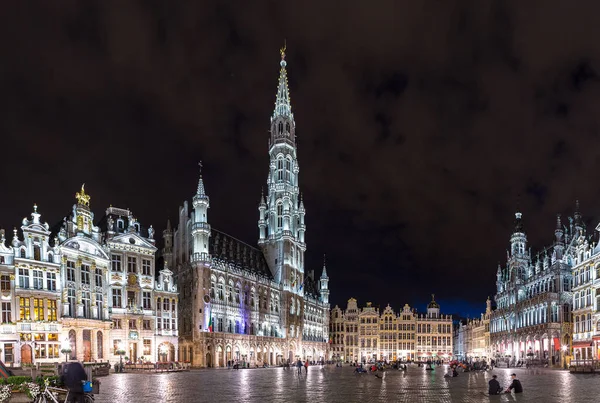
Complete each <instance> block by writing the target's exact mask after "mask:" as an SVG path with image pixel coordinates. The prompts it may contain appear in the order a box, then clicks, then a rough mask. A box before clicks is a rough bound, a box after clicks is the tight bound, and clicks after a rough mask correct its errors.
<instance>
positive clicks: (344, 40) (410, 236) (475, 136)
mask: <svg viewBox="0 0 600 403" xmlns="http://www.w3.org/2000/svg"><path fill="white" fill-rule="evenodd" d="M597 8H598V5H597V4H596V3H593V2H588V3H587V6H586V7H582V6H581V4H577V5H575V4H573V5H565V3H564V2H559V1H550V2H548V1H541V0H539V1H530V2H518V1H512V2H505V1H475V0H473V1H458V2H439V1H437V2H408V1H406V2H398V1H392V0H383V1H378V2H376V3H373V2H359V1H350V2H346V3H344V4H343V5H340V3H339V2H323V1H308V2H307V1H303V2H271V1H265V2H223V1H217V2H163V1H148V2H122V1H102V2H100V1H96V2H94V1H90V2H85V3H79V2H66V3H65V2H62V3H61V4H60V5H58V4H55V3H52V2H40V3H39V4H35V5H34V4H33V3H28V2H15V3H8V4H6V5H5V7H4V10H3V11H4V15H5V16H6V18H5V21H4V23H3V26H2V27H1V28H0V34H1V35H0V49H2V51H3V52H2V54H3V61H2V63H0V98H1V101H2V104H1V108H0V110H1V113H0V133H2V140H3V151H4V153H3V157H4V158H3V171H4V175H3V178H4V180H3V189H4V192H3V195H4V197H3V200H2V207H3V208H2V209H1V210H0V222H1V223H2V226H4V227H11V226H13V225H17V224H18V223H19V219H20V217H22V216H23V215H25V214H28V213H29V210H30V209H31V208H30V205H31V204H33V202H37V203H38V204H39V205H40V211H41V212H42V213H43V214H44V218H45V219H47V220H50V221H57V220H59V219H60V218H61V216H62V215H64V214H65V212H67V211H68V209H69V207H70V205H71V204H72V202H73V194H74V192H75V191H76V190H77V189H78V188H79V186H80V184H81V183H82V182H86V184H87V185H86V189H89V192H90V193H91V195H92V206H93V208H94V210H95V211H96V214H97V215H102V209H104V208H105V207H106V206H108V205H109V204H113V205H119V206H123V207H129V208H131V209H133V210H134V212H135V213H136V214H137V215H138V216H139V217H140V219H141V220H142V222H146V223H148V224H150V223H151V224H153V225H154V227H156V228H160V227H161V226H163V225H164V223H165V222H166V219H167V217H173V216H174V215H175V212H176V210H177V206H178V205H179V204H181V202H182V201H183V200H185V199H190V198H191V195H192V193H193V191H194V187H195V182H196V175H197V166H196V163H197V161H198V160H199V159H202V160H203V161H204V166H205V170H204V172H205V177H206V186H207V190H208V192H209V193H210V196H211V202H212V205H211V207H212V208H211V210H210V217H209V218H210V220H211V223H212V224H213V226H215V227H216V228H220V229H222V230H224V231H226V232H230V233H232V234H234V235H236V236H237V237H239V238H242V239H244V240H246V241H248V242H253V240H255V239H256V235H257V228H256V220H257V206H256V203H257V202H258V198H259V196H260V188H261V187H264V184H265V181H266V173H267V164H268V156H267V139H268V135H267V130H268V129H269V116H270V114H271V111H272V106H273V101H274V94H275V88H276V80H277V74H278V70H279V65H278V56H279V55H278V49H279V47H281V46H282V43H283V41H284V39H286V40H287V45H288V52H287V53H288V58H287V59H288V67H289V70H288V71H289V80H290V87H291V96H292V103H293V109H294V113H295V116H296V123H297V134H298V144H299V158H300V167H301V171H300V181H301V189H302V191H303V192H304V197H305V204H306V207H307V225H308V231H307V242H308V262H309V264H310V267H314V268H320V266H321V259H322V254H323V253H327V254H328V262H329V269H328V272H329V273H330V276H331V286H332V288H333V291H332V298H333V301H334V302H335V303H340V304H341V303H344V302H345V300H346V299H347V298H349V297H350V296H355V297H358V298H359V299H360V300H361V301H365V300H366V299H370V300H373V301H374V302H377V301H379V302H378V303H381V304H384V303H386V302H388V300H389V302H391V303H392V304H393V305H394V306H399V305H401V304H403V303H404V302H412V301H425V300H426V299H427V298H428V296H429V294H430V292H435V293H436V294H437V295H439V297H440V298H442V299H445V300H446V301H448V303H449V304H451V303H452V302H451V301H452V300H453V299H459V298H463V299H467V300H468V301H471V302H474V303H477V304H478V305H476V306H477V308H476V309H483V302H484V301H485V298H486V297H487V295H488V294H490V293H491V292H493V286H494V274H495V268H496V263H497V261H498V260H503V259H504V256H505V252H504V250H505V249H506V247H507V242H508V238H509V235H510V231H511V225H512V213H513V212H514V210H515V208H516V204H517V195H519V194H521V195H522V198H521V210H522V211H523V213H524V218H525V221H526V223H527V229H528V236H529V239H530V241H531V242H532V244H533V246H534V249H536V248H540V247H542V245H545V244H548V243H550V242H551V237H552V229H553V226H554V218H553V217H554V215H555V214H556V213H557V212H560V213H569V212H570V209H571V207H572V206H573V204H574V200H575V198H579V199H580V200H581V201H582V207H583V209H584V214H585V215H586V217H588V220H589V223H590V225H592V226H593V225H595V219H596V218H595V217H596V216H598V207H596V206H594V200H596V199H597V198H598V193H599V192H600V191H599V190H598V189H596V187H594V186H592V184H593V183H594V179H595V174H596V172H598V169H599V168H600V166H599V165H600V157H598V156H597V153H596V152H595V149H596V146H597V142H598V133H599V132H598V129H599V125H598V124H599V122H598V116H600V113H599V112H600V110H599V108H600V103H599V102H598V97H599V95H600V86H599V81H598V72H599V71H600V70H599V69H600V46H599V45H598V43H597V40H596V38H598V37H599V36H600V27H599V26H598V24H597V23H596V22H597V21H596V18H595V16H596V15H597V11H598V10H597ZM369 276H371V277H369ZM464 290H468V292H465V291H464ZM455 305H456V306H459V305H460V304H458V303H456V304H455Z"/></svg>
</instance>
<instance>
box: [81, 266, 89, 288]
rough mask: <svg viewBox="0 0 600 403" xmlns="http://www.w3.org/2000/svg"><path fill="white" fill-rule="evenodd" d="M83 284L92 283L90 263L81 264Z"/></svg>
mask: <svg viewBox="0 0 600 403" xmlns="http://www.w3.org/2000/svg"><path fill="white" fill-rule="evenodd" d="M81 284H85V285H90V265H89V264H82V265H81Z"/></svg>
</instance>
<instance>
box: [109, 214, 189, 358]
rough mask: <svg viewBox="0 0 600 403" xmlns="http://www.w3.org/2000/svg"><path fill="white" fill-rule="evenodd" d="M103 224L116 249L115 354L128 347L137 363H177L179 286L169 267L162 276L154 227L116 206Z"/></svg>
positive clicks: (112, 255) (111, 275)
mask: <svg viewBox="0 0 600 403" xmlns="http://www.w3.org/2000/svg"><path fill="white" fill-rule="evenodd" d="M102 224H103V227H104V228H105V245H106V249H107V250H108V252H109V253H110V273H109V288H110V296H109V298H110V306H111V320H112V330H111V347H112V349H111V353H112V356H113V357H114V356H115V355H117V354H116V353H117V352H118V351H119V350H122V351H125V353H126V355H127V357H128V358H129V359H130V360H131V361H132V362H138V361H140V360H141V361H150V362H156V361H177V358H178V357H177V348H176V347H177V344H178V343H177V342H178V330H177V328H178V323H177V322H178V321H177V304H178V297H177V286H176V285H175V284H174V278H173V273H172V272H171V271H170V270H169V268H168V267H164V268H163V269H162V270H160V272H159V275H158V279H157V277H156V252H157V248H156V246H155V240H154V228H153V227H152V226H150V227H149V228H147V229H146V228H143V227H141V225H140V223H139V222H138V221H137V220H136V219H135V217H134V216H133V214H132V212H131V211H129V210H126V209H120V208H116V207H112V206H111V207H109V208H108V209H107V210H106V215H105V217H104V218H103V219H102ZM165 266H166V265H165ZM113 359H116V358H113Z"/></svg>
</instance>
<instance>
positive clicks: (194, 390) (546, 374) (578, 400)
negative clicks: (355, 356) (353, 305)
mask: <svg viewBox="0 0 600 403" xmlns="http://www.w3.org/2000/svg"><path fill="white" fill-rule="evenodd" d="M445 371H446V367H444V366H442V367H438V368H437V369H436V370H435V371H425V369H424V368H422V367H421V368H419V367H417V366H416V365H414V366H409V369H408V371H407V372H406V373H404V372H402V371H393V370H389V371H386V372H383V373H382V372H377V374H378V375H380V376H381V377H382V378H377V377H376V376H374V375H373V374H370V373H369V374H360V375H359V374H354V373H353V368H352V367H343V368H336V367H335V366H325V367H323V368H322V367H319V366H311V367H309V369H308V374H305V373H304V371H303V373H302V375H300V376H299V375H298V374H297V371H296V369H292V370H284V369H282V368H267V369H244V370H239V371H236V370H227V369H212V370H193V371H190V372H183V373H167V374H145V375H144V374H112V373H111V375H110V376H108V377H104V378H101V381H102V385H101V394H99V395H96V402H98V403H103V402H107V403H108V402H110V403H120V402H144V403H154V402H259V403H266V402H311V403H312V402H315V403H317V402H334V403H335V402H361V403H366V402H411V403H425V402H431V403H438V402H439V403H442V402H512V401H516V402H537V403H551V402H561V403H570V402H573V403H585V402H598V401H600V375H572V374H569V373H568V372H566V371H557V370H550V369H532V370H527V369H513V368H510V369H506V368H501V369H495V370H494V371H493V372H485V373H475V372H470V373H460V375H459V376H458V377H456V378H444V373H445ZM513 372H515V373H517V375H518V377H519V379H520V380H521V382H522V384H523V388H524V393H522V394H519V395H515V394H504V395H500V396H488V395H487V382H488V380H489V379H491V376H492V374H496V375H498V379H499V381H500V384H501V385H502V386H506V385H508V384H509V383H510V379H509V378H510V376H509V375H510V374H511V373H513Z"/></svg>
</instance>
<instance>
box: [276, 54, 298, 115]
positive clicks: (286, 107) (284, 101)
mask: <svg viewBox="0 0 600 403" xmlns="http://www.w3.org/2000/svg"><path fill="white" fill-rule="evenodd" d="M285 50H286V45H284V46H283V48H281V50H280V51H279V52H280V53H281V62H279V65H280V66H281V69H280V70H279V83H278V85H277V95H276V97H275V109H274V110H273V117H272V118H271V121H273V120H275V119H277V118H278V117H285V118H288V119H290V120H292V121H293V120H294V115H293V114H292V104H291V102H290V90H289V87H288V79H287V71H286V69H285V67H286V66H287V62H286V61H285Z"/></svg>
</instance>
